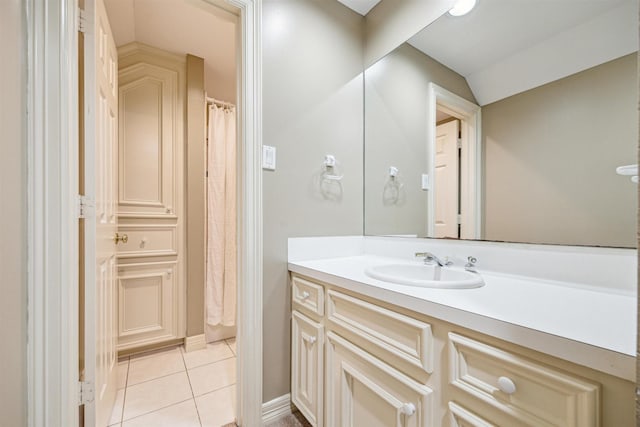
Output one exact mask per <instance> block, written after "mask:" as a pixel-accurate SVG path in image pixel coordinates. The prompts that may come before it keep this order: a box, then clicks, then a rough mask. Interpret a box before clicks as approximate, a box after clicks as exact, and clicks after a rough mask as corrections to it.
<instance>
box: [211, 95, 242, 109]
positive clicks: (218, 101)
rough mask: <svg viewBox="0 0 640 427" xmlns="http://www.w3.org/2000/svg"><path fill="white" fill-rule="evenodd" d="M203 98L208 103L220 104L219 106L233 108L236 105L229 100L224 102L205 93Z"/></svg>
mask: <svg viewBox="0 0 640 427" xmlns="http://www.w3.org/2000/svg"><path fill="white" fill-rule="evenodd" d="M205 99H206V100H207V103H208V104H217V105H220V106H221V107H230V108H235V107H236V106H235V105H234V104H232V103H230V102H226V101H220V100H218V99H215V98H211V97H210V96H206V95H205Z"/></svg>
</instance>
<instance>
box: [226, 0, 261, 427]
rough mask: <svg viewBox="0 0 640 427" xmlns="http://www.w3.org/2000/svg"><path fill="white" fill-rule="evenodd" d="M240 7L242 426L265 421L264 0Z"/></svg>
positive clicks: (241, 1) (238, 0)
mask: <svg viewBox="0 0 640 427" xmlns="http://www.w3.org/2000/svg"><path fill="white" fill-rule="evenodd" d="M227 1H228V2H229V3H230V4H231V5H233V6H235V7H237V8H238V9H240V26H241V27H240V31H241V37H240V39H241V54H240V57H241V61H242V63H241V66H240V67H239V68H240V85H239V87H240V91H239V94H238V113H239V114H238V138H239V139H238V142H239V144H238V145H239V170H240V171H241V173H240V176H239V178H240V179H239V180H238V185H239V186H240V187H239V190H240V191H239V195H240V197H239V201H238V203H239V209H238V217H237V220H238V242H239V253H238V281H239V283H241V284H242V285H241V286H238V336H237V338H236V343H237V346H238V352H237V354H238V379H237V384H238V388H237V393H238V399H237V401H238V422H237V423H238V425H241V426H246V427H250V426H258V425H261V422H262V410H261V408H262V309H263V301H262V45H261V31H262V30H261V20H262V0H227Z"/></svg>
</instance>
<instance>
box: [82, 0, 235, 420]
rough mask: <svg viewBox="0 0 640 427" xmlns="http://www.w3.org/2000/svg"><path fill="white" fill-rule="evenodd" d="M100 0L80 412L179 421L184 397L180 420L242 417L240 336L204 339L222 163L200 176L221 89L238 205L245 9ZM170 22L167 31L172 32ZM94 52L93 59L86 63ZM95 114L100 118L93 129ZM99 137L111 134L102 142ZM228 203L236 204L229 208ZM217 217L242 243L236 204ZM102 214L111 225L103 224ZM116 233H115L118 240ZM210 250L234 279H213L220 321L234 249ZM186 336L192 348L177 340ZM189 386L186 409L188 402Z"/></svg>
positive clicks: (231, 304) (93, 36) (89, 86)
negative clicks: (86, 383) (88, 382)
mask: <svg viewBox="0 0 640 427" xmlns="http://www.w3.org/2000/svg"><path fill="white" fill-rule="evenodd" d="M93 4H94V5H95V10H91V9H90V8H91V5H89V8H87V11H88V12H89V16H90V17H91V18H94V17H95V18H94V22H95V33H91V32H90V31H89V34H88V35H87V40H88V43H85V47H88V48H89V49H93V52H95V54H94V55H92V54H91V51H90V52H89V54H88V55H87V58H89V59H88V60H87V61H86V62H87V64H88V65H86V68H87V70H88V71H87V72H86V76H87V78H86V79H85V91H84V92H85V95H86V96H85V99H87V100H88V102H87V103H86V105H87V109H86V110H85V111H86V114H85V116H86V117H87V118H88V120H86V122H88V123H90V124H89V125H88V126H87V127H86V128H85V129H86V130H87V133H86V141H93V140H95V141H96V142H98V144H97V147H96V153H95V155H94V156H91V154H92V153H91V151H92V148H93V146H92V144H89V145H88V146H87V149H86V150H84V151H85V154H86V155H89V157H87V160H88V163H87V164H86V165H85V167H84V168H83V169H84V170H85V174H86V182H91V181H92V179H93V180H94V181H95V183H96V190H95V193H94V194H92V192H91V188H89V191H88V192H87V196H86V197H88V198H90V199H93V200H96V201H97V203H96V220H95V225H96V233H95V234H96V236H95V237H94V236H91V230H92V229H93V228H92V225H94V224H92V223H91V219H88V220H87V221H88V225H89V228H88V230H89V232H87V233H85V237H87V236H88V237H89V240H88V241H86V240H85V245H84V246H85V247H86V248H88V252H87V264H86V265H87V267H86V268H85V271H86V273H87V274H86V281H85V284H86V286H85V287H84V289H85V290H86V292H85V295H89V296H91V295H92V288H93V284H94V283H95V285H96V286H95V292H94V293H93V296H94V297H95V298H94V300H95V304H93V305H94V306H95V307H96V308H97V313H95V314H94V312H95V310H92V309H86V310H85V311H84V313H85V316H84V317H85V318H86V319H87V321H86V324H87V325H89V327H88V328H87V329H86V331H85V332H86V338H85V343H89V342H91V340H92V336H94V339H95V340H96V343H97V344H100V345H98V346H97V347H96V348H95V349H94V348H92V346H91V345H86V346H85V349H86V351H87V352H86V355H87V357H85V360H93V359H94V358H95V359H96V360H98V361H101V363H99V364H97V365H96V367H95V371H94V372H91V371H92V370H93V368H94V367H93V366H86V367H85V368H86V369H85V371H84V374H85V376H87V377H89V378H95V380H96V383H95V388H96V393H95V400H94V402H93V405H89V407H91V406H93V407H94V408H95V410H94V412H95V414H92V411H91V410H89V411H88V412H87V414H85V415H86V416H88V417H89V418H91V419H95V420H96V423H97V425H119V424H120V423H122V422H124V423H129V422H131V423H134V424H135V423H136V422H139V423H140V422H141V423H143V424H144V423H147V424H154V423H157V419H158V417H170V418H171V419H172V420H174V421H178V420H176V419H175V415H172V414H171V409H172V407H173V406H175V405H178V404H179V403H180V404H181V405H182V406H181V407H180V408H179V411H178V412H179V413H180V414H181V416H183V417H185V418H184V420H180V421H181V422H182V421H184V422H186V423H192V422H195V423H203V425H214V426H216V425H225V424H228V423H231V422H233V421H234V420H235V419H236V414H235V408H234V407H235V400H236V399H235V398H236V391H235V383H236V369H235V362H236V346H235V333H231V334H230V335H229V336H224V337H218V338H219V339H217V342H215V343H210V344H209V343H207V342H206V340H205V339H204V336H205V335H204V325H205V324H206V323H214V322H211V321H209V322H205V318H207V319H209V320H210V319H211V316H210V315H209V316H207V315H206V314H207V313H208V311H210V307H209V305H210V302H211V298H210V293H211V292H210V290H209V289H208V288H209V287H210V283H209V281H205V280H204V279H205V277H207V278H208V276H209V273H208V270H209V269H210V264H211V263H210V262H209V261H210V260H211V259H212V257H211V256H210V253H211V252H213V248H211V247H210V246H207V241H208V242H209V243H210V242H211V241H212V239H207V234H210V233H214V232H215V231H216V230H214V228H215V227H212V226H211V224H212V223H211V222H210V221H208V220H207V218H208V215H207V214H209V212H208V211H209V210H210V208H211V206H212V204H211V203H209V204H208V205H209V209H206V208H205V209H203V208H204V207H205V206H207V203H206V200H207V199H209V198H211V194H210V192H207V191H206V189H207V187H211V186H210V185H209V184H210V182H211V181H213V179H212V178H211V176H218V175H219V174H218V173H217V172H218V169H219V167H220V165H219V164H216V168H215V169H214V170H213V171H211V170H209V171H208V172H209V177H207V176H206V172H207V164H206V159H207V154H208V151H209V152H210V151H211V147H212V146H215V145H216V144H217V141H209V144H207V138H206V136H207V135H209V136H211V135H212V132H210V127H211V126H210V123H208V119H209V116H210V115H212V113H213V112H217V111H218V109H217V108H216V105H217V104H219V103H220V102H219V101H217V99H224V100H225V101H228V102H225V107H224V108H223V109H222V108H221V109H219V110H220V111H221V112H222V113H223V115H224V116H226V117H228V118H229V117H232V116H233V118H232V119H230V120H227V122H228V123H227V128H228V129H229V132H232V133H233V136H232V138H233V141H231V142H232V145H231V146H230V148H229V149H228V151H232V150H233V153H232V155H231V156H229V157H230V158H232V162H233V165H230V166H228V168H230V169H231V172H228V173H227V174H226V175H227V178H229V176H231V179H230V180H231V181H232V182H233V184H232V185H230V186H228V187H230V191H231V192H232V193H233V197H232V200H231V202H230V203H233V204H235V200H236V198H235V190H236V188H235V181H236V178H235V176H236V168H235V166H236V165H235V157H236V156H235V154H236V153H235V142H236V141H235V128H236V123H235V113H236V112H235V102H236V94H237V92H238V91H237V88H236V79H237V72H236V65H237V64H238V61H237V59H236V52H237V49H236V46H237V44H236V42H235V38H236V34H237V33H238V32H237V25H238V15H237V13H234V12H233V11H229V10H227V9H228V8H226V9H222V8H221V7H220V6H218V5H212V4H209V3H207V2H203V1H195V2H194V1H149V0H129V1H121V0H118V1H111V0H104V5H103V2H102V1H101V0H96V1H95V2H93ZM168 28H171V29H172V30H173V34H171V35H170V36H169V37H168V36H167V29H168ZM105 46H106V49H105ZM115 46H117V53H116V52H115V50H116V49H115ZM105 52H106V53H105ZM93 57H95V58H96V61H95V66H94V67H92V65H93V64H90V63H89V62H90V61H91V58H93ZM100 79H103V80H105V81H106V82H107V83H106V84H105V86H109V87H108V88H107V89H106V90H105V89H103V88H102V87H101V86H98V88H97V90H95V98H96V101H97V102H95V108H94V109H92V108H91V107H92V106H93V104H94V103H93V102H92V97H93V95H94V94H93V92H92V91H93V90H94V88H95V86H93V84H94V81H98V82H99V81H100ZM104 93H110V94H112V95H111V97H112V98H114V99H115V101H113V102H110V103H108V105H110V106H111V107H110V109H109V111H105V109H104V105H107V104H106V103H105V102H103V94H104ZM207 93H209V94H212V95H214V96H215V97H216V100H214V102H213V103H212V104H213V106H210V105H209V104H210V103H208V102H207V101H206V100H207ZM92 112H94V116H95V118H96V119H97V125H96V126H95V132H93V133H91V131H92V126H91V123H92V119H93V117H92ZM208 113H209V114H208ZM103 140H104V141H105V145H106V144H107V143H108V142H111V143H112V144H111V145H109V146H108V147H106V148H104V149H102V148H100V145H101V144H100V141H103ZM207 146H209V150H207ZM209 157H210V156H209ZM222 157H223V158H224V157H225V156H224V147H223V156H222ZM94 164H95V168H92V167H91V166H93V165H94ZM81 166H82V164H81ZM222 168H224V164H223V165H222ZM209 169H211V168H209ZM222 179H223V181H224V179H225V174H224V173H223V175H222ZM105 180H106V181H105ZM103 181H105V182H104V183H103ZM89 187H91V186H89ZM203 190H204V191H203ZM227 191H229V188H227ZM223 192H224V184H223ZM224 200H225V199H224V196H223V198H222V203H224ZM219 203H220V201H219V200H217V201H216V203H215V204H214V206H216V207H217V205H218V204H219ZM202 211H204V214H203V212H202ZM229 211H230V212H231V213H232V214H235V211H236V209H235V205H234V206H233V207H231V208H230V209H229ZM223 220H225V221H226V222H224V221H223V223H222V224H220V223H219V222H218V223H216V224H215V225H216V226H218V228H219V227H222V228H228V229H229V230H231V232H232V233H233V234H234V235H233V236H232V237H229V236H227V240H231V241H232V242H233V243H235V240H236V236H235V230H236V226H235V221H236V218H235V215H233V216H230V217H228V218H223ZM103 222H106V223H108V224H109V225H110V227H111V228H112V229H113V230H112V232H111V233H102V232H101V230H100V224H102V223H103ZM85 228H86V227H85ZM228 234H230V233H228ZM108 235H115V236H116V237H115V238H114V239H113V241H111V239H110V238H108ZM101 236H103V237H104V236H107V238H106V239H105V238H101ZM223 237H224V236H223ZM92 238H95V241H96V242H104V244H105V245H106V247H105V248H103V250H99V251H97V253H100V254H106V255H108V261H109V262H108V268H107V269H105V268H103V267H102V264H93V258H94V257H93V256H92V254H91V250H90V249H91V247H92V240H91V239H92ZM214 240H215V239H214ZM231 251H233V253H231ZM216 255H221V256H220V257H218V256H216V257H215V258H216V264H215V268H218V269H220V268H221V269H222V270H223V271H220V276H222V277H225V278H228V277H233V278H234V283H233V284H232V286H228V285H227V281H226V280H225V282H224V283H216V285H218V286H220V287H223V286H227V288H228V289H225V290H224V292H223V291H220V293H221V294H224V295H225V297H226V299H227V300H230V301H225V302H227V304H226V305H225V306H224V310H226V311H225V316H224V320H225V323H226V324H233V325H234V326H235V320H236V319H235V304H236V301H235V297H236V292H235V277H236V268H237V266H236V262H235V260H236V247H235V245H234V246H233V247H232V248H230V249H229V248H226V247H222V248H216ZM225 256H226V257H228V258H230V259H229V260H226V259H225ZM218 258H219V259H220V260H221V264H222V266H221V267H220V266H219V265H218V264H219V263H218ZM100 260H101V258H98V261H100ZM94 265H96V268H95V270H93V268H92V267H93V266H94ZM105 270H106V271H107V274H105V273H104V271H105ZM205 288H206V289H205ZM101 289H107V290H108V291H107V292H101ZM103 294H106V295H108V296H110V297H111V298H110V299H108V300H104V297H103ZM91 306H92V304H87V306H86V308H89V307H91ZM220 310H222V308H221V309H220ZM103 312H104V313H103ZM81 317H82V313H81ZM218 323H219V322H218ZM93 325H95V327H93ZM233 332H235V331H233ZM224 338H227V339H232V340H233V341H231V340H230V341H227V340H225V339H224ZM184 340H186V343H187V345H186V346H183V345H179V344H181V343H182V342H183V341H184ZM114 345H115V348H114ZM103 347H104V348H103ZM94 351H95V354H93V355H92V354H91V353H92V352H94ZM115 351H117V354H118V356H119V358H118V363H117V364H116V363H115V359H114V354H115ZM103 360H104V363H103V362H102V361H103ZM203 379H206V381H203ZM114 391H115V393H114ZM213 395H215V396H214V397H212V396H213ZM114 397H115V401H114ZM187 397H191V401H190V404H186V405H187V406H189V407H188V408H186V407H185V404H184V403H183V402H184V401H185V399H186V398H187ZM211 401H214V402H227V405H226V406H225V407H224V408H219V410H218V411H215V412H214V413H212V412H211V411H208V410H207V409H208V408H210V407H211V405H210V403H211ZM161 409H162V411H160V410H161ZM167 411H168V412H167ZM109 415H110V416H109Z"/></svg>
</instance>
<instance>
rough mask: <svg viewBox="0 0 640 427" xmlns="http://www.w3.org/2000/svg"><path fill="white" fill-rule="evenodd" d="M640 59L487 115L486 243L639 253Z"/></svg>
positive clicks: (490, 109)
mask: <svg viewBox="0 0 640 427" xmlns="http://www.w3.org/2000/svg"><path fill="white" fill-rule="evenodd" d="M636 80H637V55H636V54H632V55H627V56H624V57H622V58H620V59H617V60H614V61H611V62H608V63H605V64H603V65H599V66H597V67H594V68H591V69H589V70H586V71H583V72H580V73H578V74H575V75H573V76H569V77H566V78H564V79H561V80H558V81H555V82H553V83H550V84H547V85H544V86H541V87H539V88H536V89H532V90H530V91H527V92H524V93H521V94H518V95H515V96H512V97H510V98H507V99H504V100H502V101H498V102H495V103H493V104H489V105H486V106H484V107H482V131H483V146H484V152H485V167H484V170H485V207H484V218H485V228H484V230H485V232H484V235H485V238H487V239H491V240H508V241H518V242H541V243H558V244H578V245H604V246H624V247H635V246H636V233H635V230H636V200H637V195H636V193H637V185H635V184H632V183H631V181H630V180H629V178H628V177H622V176H618V175H616V173H615V168H616V167H617V166H621V165H626V164H632V163H636V151H637V147H636V145H637V144H636V143H637V141H638V116H637V114H638V113H637V102H638V101H637V99H638V92H637V84H636Z"/></svg>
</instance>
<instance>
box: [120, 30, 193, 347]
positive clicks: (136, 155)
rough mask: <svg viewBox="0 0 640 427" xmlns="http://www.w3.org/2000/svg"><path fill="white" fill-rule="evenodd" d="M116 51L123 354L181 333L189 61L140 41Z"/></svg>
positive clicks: (182, 333)
mask: <svg viewBox="0 0 640 427" xmlns="http://www.w3.org/2000/svg"><path fill="white" fill-rule="evenodd" d="M118 54H119V66H120V68H119V70H118V73H119V74H118V77H117V79H118V81H119V87H118V94H119V97H120V103H119V116H118V119H119V123H120V127H119V129H118V132H119V156H118V178H119V179H118V188H117V194H118V206H117V207H118V209H117V217H118V219H119V220H121V221H120V227H119V228H118V233H119V235H121V236H125V235H126V237H127V239H126V242H125V241H124V240H122V241H120V242H119V244H118V254H117V257H118V260H119V266H118V267H119V276H118V279H119V280H118V281H119V288H118V291H119V299H118V301H119V316H118V319H119V330H118V348H119V350H124V349H132V348H136V347H141V346H146V345H149V344H155V343H160V342H163V341H167V340H173V339H177V338H183V337H184V336H185V335H186V272H185V269H184V268H183V262H184V257H185V255H186V253H185V245H186V241H185V232H184V218H183V215H184V212H185V209H184V200H185V194H184V193H185V191H184V175H185V170H184V169H185V166H184V162H183V161H184V151H185V141H184V119H185V104H184V99H185V94H184V92H185V88H186V81H185V63H186V57H185V56H183V55H174V54H171V53H168V52H165V51H162V50H159V49H156V48H153V47H150V46H147V45H143V44H140V43H130V44H128V45H125V46H121V47H120V48H119V49H118ZM203 108H204V106H203ZM203 132H204V129H203ZM203 322H204V320H203Z"/></svg>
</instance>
